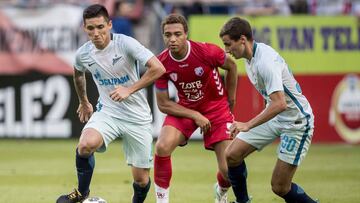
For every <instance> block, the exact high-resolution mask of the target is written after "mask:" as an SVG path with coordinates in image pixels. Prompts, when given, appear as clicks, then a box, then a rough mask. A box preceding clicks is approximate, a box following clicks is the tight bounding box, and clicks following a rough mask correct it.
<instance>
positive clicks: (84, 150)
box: [77, 139, 98, 156]
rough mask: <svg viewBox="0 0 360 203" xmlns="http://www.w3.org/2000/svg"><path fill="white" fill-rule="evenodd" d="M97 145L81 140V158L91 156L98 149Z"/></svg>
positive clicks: (79, 150) (79, 148)
mask: <svg viewBox="0 0 360 203" xmlns="http://www.w3.org/2000/svg"><path fill="white" fill-rule="evenodd" d="M97 146H98V145H97V144H96V143H92V142H90V141H88V140H85V139H83V140H81V141H80V142H79V144H78V146H77V148H78V153H79V155H80V156H90V155H91V154H92V153H94V152H95V151H96V149H97Z"/></svg>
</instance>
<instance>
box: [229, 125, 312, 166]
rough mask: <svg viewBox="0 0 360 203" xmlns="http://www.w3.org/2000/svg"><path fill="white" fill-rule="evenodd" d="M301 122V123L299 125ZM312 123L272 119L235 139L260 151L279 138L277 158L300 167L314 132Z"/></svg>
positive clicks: (241, 133)
mask: <svg viewBox="0 0 360 203" xmlns="http://www.w3.org/2000/svg"><path fill="white" fill-rule="evenodd" d="M300 122H301V123H300ZM313 126H314V125H313V121H310V120H307V119H303V120H301V121H298V122H296V123H295V122H279V121H277V120H276V119H272V120H270V121H268V122H266V123H264V124H262V125H259V126H257V127H255V128H253V129H251V130H249V131H248V132H240V133H239V134H238V135H237V136H236V138H238V139H241V140H243V141H244V142H246V143H248V144H250V145H252V146H254V147H255V148H257V150H259V151H260V150H262V149H263V148H264V147H265V146H266V145H268V144H270V143H272V142H273V141H274V140H275V139H276V138H277V137H280V143H279V146H278V149H277V154H278V158H279V159H280V160H282V161H285V162H286V163H289V164H292V165H300V163H301V161H302V160H303V159H304V158H305V156H306V153H307V151H308V150H309V147H310V144H311V139H312V136H313V132H314V127H313Z"/></svg>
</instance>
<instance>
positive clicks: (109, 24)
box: [108, 20, 112, 30]
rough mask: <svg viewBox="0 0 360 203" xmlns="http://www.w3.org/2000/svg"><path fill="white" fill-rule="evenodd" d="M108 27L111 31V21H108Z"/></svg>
mask: <svg viewBox="0 0 360 203" xmlns="http://www.w3.org/2000/svg"><path fill="white" fill-rule="evenodd" d="M108 26H109V28H110V30H111V29H112V20H109V22H108Z"/></svg>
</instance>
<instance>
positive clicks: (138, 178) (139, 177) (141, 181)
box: [131, 167, 151, 203]
mask: <svg viewBox="0 0 360 203" xmlns="http://www.w3.org/2000/svg"><path fill="white" fill-rule="evenodd" d="M131 172H132V175H133V178H134V182H133V189H134V195H133V198H132V203H143V202H144V201H145V199H146V196H147V193H148V192H149V189H150V186H151V180H150V176H149V173H150V169H149V168H137V167H131Z"/></svg>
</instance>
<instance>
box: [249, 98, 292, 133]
mask: <svg viewBox="0 0 360 203" xmlns="http://www.w3.org/2000/svg"><path fill="white" fill-rule="evenodd" d="M269 96H270V99H271V102H270V103H269V105H268V106H267V107H266V108H265V109H264V110H263V111H262V112H261V113H260V114H258V115H257V116H255V117H254V118H253V119H251V120H250V121H248V122H247V124H248V127H249V129H251V128H254V127H256V126H258V125H261V124H263V123H265V122H267V121H269V120H270V119H272V118H274V117H275V116H276V115H278V114H279V113H281V112H283V111H284V110H285V109H286V108H287V105H286V100H285V95H284V92H283V91H276V92H273V93H271V94H270V95H269Z"/></svg>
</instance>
